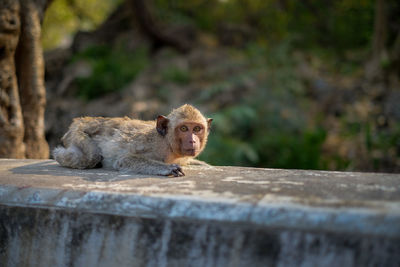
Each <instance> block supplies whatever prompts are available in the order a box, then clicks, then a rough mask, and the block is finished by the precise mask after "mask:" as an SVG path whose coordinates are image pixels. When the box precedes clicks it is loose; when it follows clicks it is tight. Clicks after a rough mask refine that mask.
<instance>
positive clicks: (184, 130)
mask: <svg viewBox="0 0 400 267" xmlns="http://www.w3.org/2000/svg"><path fill="white" fill-rule="evenodd" d="M179 129H180V130H181V131H182V132H187V131H188V130H189V129H188V127H187V126H185V125H183V126H181V128H179Z"/></svg>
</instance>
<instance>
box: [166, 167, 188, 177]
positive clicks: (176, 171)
mask: <svg viewBox="0 0 400 267" xmlns="http://www.w3.org/2000/svg"><path fill="white" fill-rule="evenodd" d="M162 175H165V176H171V175H172V176H174V177H178V176H185V173H184V172H183V171H182V168H181V166H179V165H178V164H170V165H167V166H166V169H165V170H164V171H163V172H162Z"/></svg>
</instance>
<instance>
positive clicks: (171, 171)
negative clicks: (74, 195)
mask: <svg viewBox="0 0 400 267" xmlns="http://www.w3.org/2000/svg"><path fill="white" fill-rule="evenodd" d="M211 121H212V119H210V118H209V119H206V118H205V117H204V116H203V115H202V114H201V113H200V111H199V110H197V109H196V108H194V107H193V106H191V105H187V104H186V105H183V106H181V107H179V108H177V109H174V110H173V111H172V112H171V113H170V114H169V115H168V116H166V117H164V116H158V118H157V120H155V121H141V120H135V119H130V118H128V117H124V118H103V117H83V118H76V119H74V121H73V123H72V124H71V126H70V127H69V130H68V132H67V133H66V134H65V135H64V136H63V138H62V142H63V145H64V147H57V148H55V149H54V151H53V155H54V158H55V160H56V161H58V162H59V163H60V164H61V165H62V166H65V167H70V168H76V169H86V168H95V167H100V166H103V167H105V168H113V169H116V170H123V171H131V172H133V173H138V174H151V175H166V176H170V175H172V176H184V175H185V174H184V172H183V170H182V168H181V167H180V165H188V164H194V165H203V164H205V165H206V163H205V162H202V161H199V160H196V159H194V158H195V157H196V156H198V155H199V154H200V153H201V151H202V150H203V149H204V147H205V145H206V143H207V137H208V134H209V131H210V125H211Z"/></svg>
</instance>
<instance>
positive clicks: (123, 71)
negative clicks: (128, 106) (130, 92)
mask: <svg viewBox="0 0 400 267" xmlns="http://www.w3.org/2000/svg"><path fill="white" fill-rule="evenodd" d="M78 60H85V61H87V62H88V63H89V64H90V66H91V68H92V73H91V75H90V76H89V77H86V78H78V80H77V83H78V86H79V91H78V96H79V97H81V98H83V99H85V100H90V99H93V98H96V97H99V96H102V95H104V94H106V93H110V92H115V91H118V90H121V89H122V88H123V87H124V86H125V85H127V84H128V83H129V82H130V81H132V80H134V79H135V77H136V75H137V74H138V73H140V71H142V70H143V69H144V68H145V67H146V66H147V65H148V63H149V56H148V52H147V49H146V48H140V49H136V50H135V51H127V50H126V49H124V48H123V47H114V48H111V47H108V46H92V47H89V48H88V49H86V50H85V51H84V52H82V53H79V54H77V55H75V56H74V57H73V59H72V61H78Z"/></svg>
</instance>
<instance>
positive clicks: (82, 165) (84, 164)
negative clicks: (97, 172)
mask: <svg viewBox="0 0 400 267" xmlns="http://www.w3.org/2000/svg"><path fill="white" fill-rule="evenodd" d="M90 154H91V155H85V154H84V153H82V150H81V149H80V148H79V147H77V146H75V145H71V146H69V147H67V148H64V147H62V146H59V147H56V148H55V149H54V150H53V156H54V159H55V160H56V161H57V162H58V163H60V165H61V166H64V167H69V168H74V169H87V168H95V167H97V166H98V165H99V164H101V161H102V156H101V155H100V153H90Z"/></svg>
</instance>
